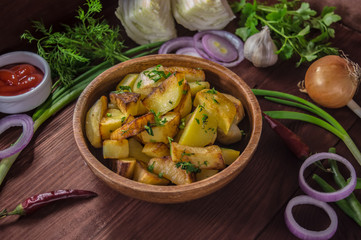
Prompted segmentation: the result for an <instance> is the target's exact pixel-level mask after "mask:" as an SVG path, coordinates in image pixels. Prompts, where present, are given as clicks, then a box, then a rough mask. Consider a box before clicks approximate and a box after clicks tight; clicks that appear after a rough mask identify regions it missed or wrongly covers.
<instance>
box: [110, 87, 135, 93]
mask: <svg viewBox="0 0 361 240" xmlns="http://www.w3.org/2000/svg"><path fill="white" fill-rule="evenodd" d="M113 92H114V93H124V92H132V88H131V87H130V86H118V87H117V90H116V91H113Z"/></svg>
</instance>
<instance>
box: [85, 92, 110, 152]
mask: <svg viewBox="0 0 361 240" xmlns="http://www.w3.org/2000/svg"><path fill="white" fill-rule="evenodd" d="M107 106H108V98H107V97H106V96H101V97H100V99H98V100H97V101H96V102H95V103H94V105H93V106H92V107H91V108H90V109H89V111H88V112H87V114H86V118H85V134H86V136H87V138H88V140H89V142H90V144H91V145H92V146H93V147H95V148H101V147H102V139H101V135H100V121H101V119H102V118H103V116H104V113H105V111H106V110H107Z"/></svg>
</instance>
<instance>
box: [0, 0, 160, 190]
mask: <svg viewBox="0 0 361 240" xmlns="http://www.w3.org/2000/svg"><path fill="white" fill-rule="evenodd" d="M85 5H87V7H88V10H87V11H84V10H83V9H82V8H79V10H78V16H76V19H77V20H78V22H77V23H76V24H74V25H73V26H69V25H62V26H63V27H64V32H54V31H53V28H52V27H49V28H48V29H47V28H46V27H45V26H44V24H43V23H42V22H39V21H34V22H33V23H34V28H35V30H36V31H37V32H40V33H41V34H43V37H40V38H36V37H34V36H33V35H32V34H31V33H30V32H29V31H25V33H24V34H23V35H22V36H21V38H23V39H27V40H28V41H29V42H30V43H31V42H33V41H34V42H36V44H37V51H38V54H39V55H40V56H42V57H43V58H44V59H45V60H46V61H48V63H49V65H50V68H51V72H52V75H53V77H54V76H55V77H56V78H57V79H58V80H57V81H56V82H55V83H54V84H53V90H52V93H51V94H50V96H49V97H48V99H47V100H46V101H45V102H44V103H43V104H42V105H40V106H39V107H38V108H37V109H36V110H35V112H34V113H33V115H32V118H33V121H34V132H35V131H36V130H37V129H39V127H40V126H41V124H43V123H44V122H45V121H46V120H47V119H49V118H50V117H51V116H53V115H54V114H56V113H57V112H58V111H60V110H61V109H63V108H64V107H66V106H67V105H68V104H70V103H71V102H73V101H74V100H75V99H77V98H78V96H79V95H80V94H81V92H82V91H83V90H84V88H85V87H86V86H87V85H88V84H89V83H90V82H91V81H92V80H93V79H94V78H95V77H97V76H98V75H99V74H101V73H102V72H104V71H105V70H107V69H108V68H110V67H111V66H113V65H114V64H116V63H119V62H124V61H127V60H129V59H131V58H137V57H141V56H145V55H149V54H152V53H154V52H156V51H158V49H159V47H160V46H161V45H162V44H163V42H155V43H149V44H144V45H141V46H137V47H135V48H131V49H127V48H126V47H125V46H124V44H123V42H122V41H121V40H119V37H120V30H119V28H118V27H111V26H109V25H108V24H107V23H106V22H105V21H104V20H101V19H99V18H94V15H95V14H97V13H99V12H101V9H102V5H101V3H100V1H99V0H86V4H85ZM126 49H127V50H126ZM99 62H100V63H99ZM94 63H97V64H95V65H94ZM54 79H55V78H54ZM19 154H20V152H18V153H16V154H14V155H12V156H10V157H7V158H4V159H2V160H1V161H0V185H1V184H2V182H3V180H4V178H5V176H6V175H7V173H8V171H9V170H10V168H11V166H12V165H13V163H14V162H15V160H16V159H17V157H18V156H19Z"/></svg>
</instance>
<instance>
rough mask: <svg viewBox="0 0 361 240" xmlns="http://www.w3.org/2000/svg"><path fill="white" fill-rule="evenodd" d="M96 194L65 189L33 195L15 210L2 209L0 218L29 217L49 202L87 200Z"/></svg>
mask: <svg viewBox="0 0 361 240" xmlns="http://www.w3.org/2000/svg"><path fill="white" fill-rule="evenodd" d="M96 196H98V194H96V193H95V192H91V191H86V190H77V189H65V190H56V191H51V192H46V193H41V194H37V195H34V196H32V197H29V198H27V199H25V200H24V201H23V202H22V203H20V204H19V205H18V206H16V208H15V209H14V210H13V211H11V212H8V211H7V210H6V209H4V210H3V211H2V212H0V218H2V217H6V216H9V215H29V214H31V213H33V212H35V211H36V210H38V209H39V208H41V207H44V206H45V205H48V204H49V203H51V202H55V201H58V200H62V199H69V198H89V197H96Z"/></svg>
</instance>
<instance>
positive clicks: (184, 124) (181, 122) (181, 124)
mask: <svg viewBox="0 0 361 240" xmlns="http://www.w3.org/2000/svg"><path fill="white" fill-rule="evenodd" d="M185 126H186V119H185V118H182V119H181V120H180V124H179V126H178V128H179V129H184V128H185Z"/></svg>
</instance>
